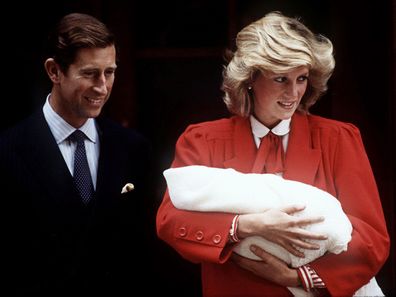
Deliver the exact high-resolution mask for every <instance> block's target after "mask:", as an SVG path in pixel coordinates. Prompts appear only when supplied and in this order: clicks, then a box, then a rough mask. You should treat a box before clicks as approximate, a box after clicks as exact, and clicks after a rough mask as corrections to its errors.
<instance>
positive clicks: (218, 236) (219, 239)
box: [213, 234, 221, 244]
mask: <svg viewBox="0 0 396 297" xmlns="http://www.w3.org/2000/svg"><path fill="white" fill-rule="evenodd" d="M220 241H221V235H219V234H216V235H215V236H213V242H214V243H215V244H219V243H220Z"/></svg>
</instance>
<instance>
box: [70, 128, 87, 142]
mask: <svg viewBox="0 0 396 297" xmlns="http://www.w3.org/2000/svg"><path fill="white" fill-rule="evenodd" d="M69 138H70V139H71V140H72V141H73V142H77V143H83V142H84V140H85V138H86V136H85V133H84V132H83V131H81V130H75V131H74V132H73V133H72V134H70V136H69Z"/></svg>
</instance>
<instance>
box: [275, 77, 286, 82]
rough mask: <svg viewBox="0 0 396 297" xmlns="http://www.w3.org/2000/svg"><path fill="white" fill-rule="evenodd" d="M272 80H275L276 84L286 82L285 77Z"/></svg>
mask: <svg viewBox="0 0 396 297" xmlns="http://www.w3.org/2000/svg"><path fill="white" fill-rule="evenodd" d="M274 80H275V81H276V82H279V83H281V82H284V81H286V77H284V76H280V77H275V78H274Z"/></svg>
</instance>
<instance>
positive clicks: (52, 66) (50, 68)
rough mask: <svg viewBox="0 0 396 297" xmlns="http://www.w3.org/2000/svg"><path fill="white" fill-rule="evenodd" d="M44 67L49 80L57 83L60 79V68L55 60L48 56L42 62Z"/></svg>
mask: <svg viewBox="0 0 396 297" xmlns="http://www.w3.org/2000/svg"><path fill="white" fill-rule="evenodd" d="M44 67H45V70H46V71H47V74H48V77H49V78H50V80H51V81H52V82H53V83H54V84H57V83H59V81H60V74H61V69H60V67H59V65H58V64H57V63H56V62H55V60H54V59H53V58H48V59H47V60H46V61H45V62H44Z"/></svg>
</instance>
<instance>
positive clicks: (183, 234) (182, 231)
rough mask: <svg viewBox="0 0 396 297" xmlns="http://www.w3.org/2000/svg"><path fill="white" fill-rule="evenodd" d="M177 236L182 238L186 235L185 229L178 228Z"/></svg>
mask: <svg viewBox="0 0 396 297" xmlns="http://www.w3.org/2000/svg"><path fill="white" fill-rule="evenodd" d="M179 235H180V236H182V237H184V236H186V235H187V229H186V228H185V227H180V228H179Z"/></svg>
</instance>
